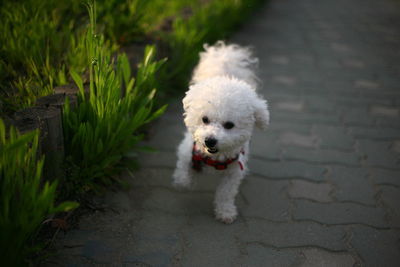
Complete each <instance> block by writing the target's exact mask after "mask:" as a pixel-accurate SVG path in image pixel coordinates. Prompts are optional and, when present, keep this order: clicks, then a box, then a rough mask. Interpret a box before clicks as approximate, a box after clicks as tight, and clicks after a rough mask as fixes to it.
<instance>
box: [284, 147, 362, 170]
mask: <svg viewBox="0 0 400 267" xmlns="http://www.w3.org/2000/svg"><path fill="white" fill-rule="evenodd" d="M282 158H283V159H284V160H304V161H307V162H314V163H318V164H344V165H349V166H358V165H359V164H360V160H359V156H358V155H357V154H356V153H355V152H347V151H339V150H328V149H306V148H300V147H285V148H284V149H283V151H282Z"/></svg>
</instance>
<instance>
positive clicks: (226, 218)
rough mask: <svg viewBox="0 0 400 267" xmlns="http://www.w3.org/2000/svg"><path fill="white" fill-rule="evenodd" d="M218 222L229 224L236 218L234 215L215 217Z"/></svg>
mask: <svg viewBox="0 0 400 267" xmlns="http://www.w3.org/2000/svg"><path fill="white" fill-rule="evenodd" d="M216 218H217V219H218V220H219V221H220V222H223V223H225V224H231V223H233V222H234V221H235V220H236V215H235V216H233V217H216Z"/></svg>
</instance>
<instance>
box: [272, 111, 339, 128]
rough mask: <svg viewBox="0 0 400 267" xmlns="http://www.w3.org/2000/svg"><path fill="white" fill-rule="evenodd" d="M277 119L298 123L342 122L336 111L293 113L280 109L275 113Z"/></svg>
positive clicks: (331, 123)
mask: <svg viewBox="0 0 400 267" xmlns="http://www.w3.org/2000/svg"><path fill="white" fill-rule="evenodd" d="M274 120H275V121H282V122H288V123H290V122H296V123H311V124H328V125H338V124H340V119H339V115H337V114H334V113H324V114H322V113H311V112H310V113H306V112H300V113H293V112H287V111H280V112H276V113H274Z"/></svg>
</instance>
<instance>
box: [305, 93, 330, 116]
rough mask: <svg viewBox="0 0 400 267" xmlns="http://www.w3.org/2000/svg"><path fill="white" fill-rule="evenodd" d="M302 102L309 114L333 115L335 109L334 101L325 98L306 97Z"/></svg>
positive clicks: (316, 96)
mask: <svg viewBox="0 0 400 267" xmlns="http://www.w3.org/2000/svg"><path fill="white" fill-rule="evenodd" d="M304 101H305V110H306V111H307V112H310V113H319V112H323V113H334V112H336V109H337V107H336V104H335V101H334V100H333V99H330V98H327V97H326V96H318V95H307V97H306V98H305V99H304Z"/></svg>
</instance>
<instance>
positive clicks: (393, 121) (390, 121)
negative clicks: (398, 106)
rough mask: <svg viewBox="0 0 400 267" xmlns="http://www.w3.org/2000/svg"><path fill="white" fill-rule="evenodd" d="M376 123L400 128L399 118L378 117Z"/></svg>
mask: <svg viewBox="0 0 400 267" xmlns="http://www.w3.org/2000/svg"><path fill="white" fill-rule="evenodd" d="M376 124H377V126H378V127H380V126H381V127H391V128H396V129H399V128H400V120H399V119H397V118H388V117H379V118H377V119H376Z"/></svg>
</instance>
